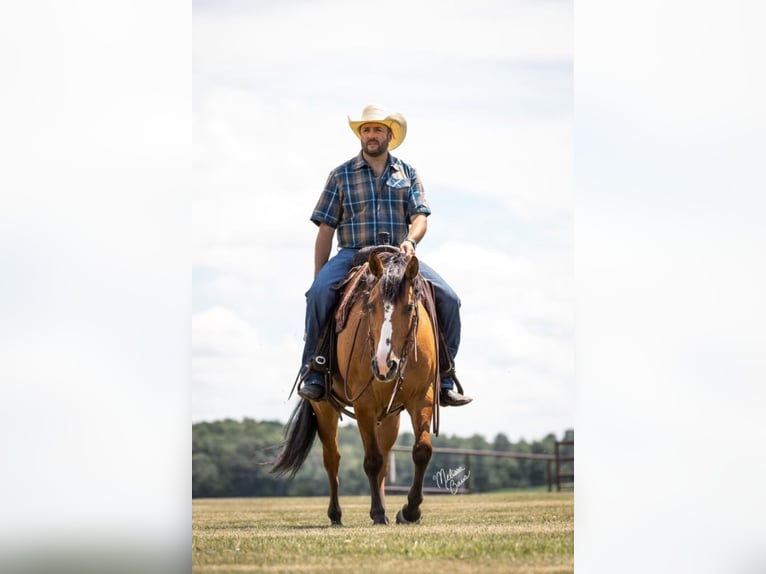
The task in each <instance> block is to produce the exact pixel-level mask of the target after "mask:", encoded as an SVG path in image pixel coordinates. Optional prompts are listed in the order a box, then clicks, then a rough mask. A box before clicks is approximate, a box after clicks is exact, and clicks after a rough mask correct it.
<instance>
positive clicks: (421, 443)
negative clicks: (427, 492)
mask: <svg viewBox="0 0 766 574" xmlns="http://www.w3.org/2000/svg"><path fill="white" fill-rule="evenodd" d="M432 411H433V407H432V405H431V404H430V403H427V404H422V405H420V406H418V407H417V408H414V409H413V410H412V411H410V417H411V418H412V430H413V431H414V434H415V444H414V445H413V447H412V461H413V462H414V463H415V474H414V476H413V477H412V486H411V487H410V491H409V493H408V494H407V504H405V505H404V506H403V507H402V509H401V510H400V511H399V512H398V513H397V515H396V522H397V523H399V524H404V523H408V522H420V505H421V504H422V502H423V479H424V478H425V474H426V468H427V467H428V463H429V461H430V460H431V450H432V449H431V435H430V433H429V432H428V429H429V427H430V426H431V413H432Z"/></svg>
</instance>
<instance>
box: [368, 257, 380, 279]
mask: <svg viewBox="0 0 766 574" xmlns="http://www.w3.org/2000/svg"><path fill="white" fill-rule="evenodd" d="M367 263H368V265H369V267H370V271H371V272H372V274H373V275H375V277H380V276H381V275H382V274H383V264H382V263H381V262H380V257H378V254H377V253H370V258H369V259H368V260H367Z"/></svg>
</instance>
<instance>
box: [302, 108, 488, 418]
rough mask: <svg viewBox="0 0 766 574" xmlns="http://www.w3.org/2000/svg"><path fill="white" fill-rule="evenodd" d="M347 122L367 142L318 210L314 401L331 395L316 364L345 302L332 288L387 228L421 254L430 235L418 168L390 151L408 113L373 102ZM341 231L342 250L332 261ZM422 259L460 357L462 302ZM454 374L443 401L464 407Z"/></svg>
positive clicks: (309, 376) (337, 172) (338, 173)
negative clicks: (323, 338)
mask: <svg viewBox="0 0 766 574" xmlns="http://www.w3.org/2000/svg"><path fill="white" fill-rule="evenodd" d="M348 123H349V126H351V130H352V131H353V132H354V134H355V135H356V137H358V138H359V140H360V141H361V144H362V150H361V152H360V153H359V155H357V156H356V157H354V158H352V159H350V160H349V161H347V162H346V163H344V164H342V165H340V166H338V167H337V168H335V169H334V170H333V171H332V172H330V176H329V177H328V178H327V183H326V184H325V188H324V191H323V192H322V195H321V196H320V198H319V201H318V202H317V205H316V207H315V208H314V212H313V214H312V215H311V221H313V222H314V223H315V224H316V225H317V226H319V231H318V233H317V238H316V245H315V250H314V283H313V284H312V285H311V288H310V289H309V291H308V292H307V293H306V343H305V347H304V350H303V363H302V364H303V372H302V376H303V382H302V386H301V388H300V390H299V391H298V393H299V394H300V395H301V396H302V397H303V398H304V399H309V400H314V401H317V400H324V399H325V398H326V397H325V385H324V378H323V375H322V374H321V373H320V372H319V371H317V370H314V369H313V368H312V366H313V365H314V362H313V359H314V353H315V351H316V347H317V343H318V341H319V337H320V333H321V330H322V328H323V326H324V324H325V322H326V321H328V320H331V314H332V312H333V310H334V308H335V305H336V304H337V301H338V293H337V291H336V290H334V289H333V288H332V286H333V285H336V284H337V283H339V282H340V281H341V280H342V279H343V278H344V277H345V276H346V274H347V273H348V271H349V269H350V268H351V260H352V258H353V256H354V254H355V253H356V252H357V251H358V250H359V249H360V248H362V247H367V246H370V245H375V244H376V238H377V236H378V233H380V232H385V233H387V234H388V236H389V237H390V239H391V241H392V244H393V245H398V246H399V249H400V250H401V251H402V252H404V253H407V254H410V255H411V254H413V253H415V248H416V247H417V245H418V243H419V242H420V241H421V240H422V239H423V236H424V235H425V233H426V228H427V223H426V217H427V216H428V215H430V213H431V209H430V208H429V207H428V203H426V198H425V195H424V192H423V185H422V183H421V181H420V178H419V177H418V175H417V173H416V171H415V169H414V168H413V167H412V166H410V165H408V164H406V163H404V162H403V161H401V160H399V159H397V158H395V157H393V156H392V155H391V154H390V153H389V150H393V149H395V148H396V147H398V146H399V145H401V143H402V142H403V141H404V137H405V136H406V134H407V122H406V120H405V119H404V117H403V116H402V115H401V114H396V113H391V114H389V113H387V112H385V111H384V110H383V109H382V108H381V107H380V106H377V105H369V106H366V107H365V108H364V110H362V117H361V119H360V120H358V121H353V120H351V118H350V117H349V119H348ZM336 230H337V232H338V247H339V251H338V253H337V254H336V255H335V256H334V257H333V258H332V259H330V250H331V248H332V240H333V235H334V234H335V231H336ZM419 263H420V273H421V274H422V275H423V277H425V278H426V279H428V280H429V281H431V283H433V286H434V292H435V295H436V314H437V319H438V322H439V325H440V328H441V329H442V331H443V332H444V336H445V339H446V342H447V348H448V350H449V354H450V357H451V358H452V359H453V361H454V358H455V355H456V354H457V351H458V346H459V345H460V299H459V298H458V296H457V295H456V294H455V292H454V291H453V290H452V289H451V288H450V287H449V285H447V283H446V282H445V281H444V279H442V278H441V277H440V276H439V275H438V274H437V273H436V272H435V271H434V270H433V269H431V268H430V267H429V266H428V265H426V264H425V263H423V262H422V261H420V262H419ZM440 368H441V369H445V368H446V366H445V365H440ZM452 375H453V373H447V374H446V375H443V377H442V382H441V391H440V393H439V402H440V404H441V405H444V406H460V405H464V404H467V403H469V402H471V401H472V400H473V399H471V398H470V397H466V396H463V395H462V394H460V393H459V392H457V391H456V390H455V388H454V386H455V383H454V381H453V379H452Z"/></svg>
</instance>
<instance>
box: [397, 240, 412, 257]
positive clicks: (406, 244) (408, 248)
mask: <svg viewBox="0 0 766 574" xmlns="http://www.w3.org/2000/svg"><path fill="white" fill-rule="evenodd" d="M399 251H401V252H402V253H404V254H406V255H407V256H408V257H412V256H413V255H415V243H414V242H413V241H412V240H410V239H405V240H404V241H402V243H401V245H399Z"/></svg>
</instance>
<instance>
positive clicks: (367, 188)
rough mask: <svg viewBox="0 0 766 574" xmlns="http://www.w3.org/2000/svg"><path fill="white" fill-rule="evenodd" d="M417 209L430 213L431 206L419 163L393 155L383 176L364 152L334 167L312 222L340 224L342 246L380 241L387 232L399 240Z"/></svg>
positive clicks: (404, 233)
mask: <svg viewBox="0 0 766 574" xmlns="http://www.w3.org/2000/svg"><path fill="white" fill-rule="evenodd" d="M417 213H424V214H425V215H430V213H431V209H430V208H429V207H428V203H427V202H426V197H425V192H424V191H423V184H422V182H421V181H420V178H419V177H418V174H417V172H416V171H415V168H413V167H412V166H411V165H408V164H406V163H404V162H403V161H401V160H400V159H398V158H395V157H393V156H392V155H391V154H388V163H387V165H386V168H385V169H384V170H383V173H382V175H381V177H380V179H379V180H378V179H377V178H376V177H375V172H373V170H372V168H371V167H370V165H369V164H368V163H367V162H366V161H365V160H364V157H363V156H362V152H359V155H357V156H356V157H354V158H352V159H350V160H349V161H347V162H346V163H344V164H342V165H340V166H338V167H336V168H335V169H334V170H332V171H331V172H330V175H329V177H328V178H327V183H326V184H325V187H324V191H323V192H322V195H321V196H320V197H319V201H318V202H317V204H316V207H315V208H314V212H313V213H312V214H311V221H313V222H314V223H315V224H316V225H319V224H320V223H326V224H327V225H329V226H330V227H333V228H335V229H336V230H337V232H338V246H339V247H342V248H361V247H367V246H369V245H375V243H376V238H377V235H378V233H379V232H381V231H385V232H388V234H389V237H390V241H391V244H392V245H399V244H400V243H401V242H402V241H404V238H405V237H407V232H408V231H409V227H410V221H411V217H412V216H413V215H415V214H417Z"/></svg>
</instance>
